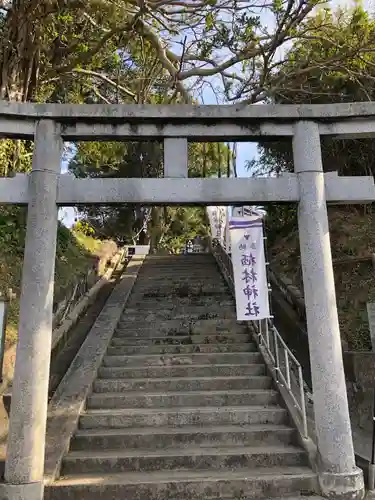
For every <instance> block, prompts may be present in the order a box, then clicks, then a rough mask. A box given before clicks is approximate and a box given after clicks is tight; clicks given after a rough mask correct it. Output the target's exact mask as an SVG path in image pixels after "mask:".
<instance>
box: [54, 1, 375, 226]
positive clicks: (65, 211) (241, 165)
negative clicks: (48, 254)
mask: <svg viewBox="0 0 375 500" xmlns="http://www.w3.org/2000/svg"><path fill="white" fill-rule="evenodd" d="M329 3H330V5H331V6H332V7H338V6H342V7H344V6H350V5H353V0H330V2H329ZM362 4H363V6H364V7H365V8H366V9H367V10H370V11H372V10H374V6H375V0H363V1H362ZM260 17H261V23H262V24H263V25H265V24H269V23H270V21H271V19H270V17H269V16H267V14H261V16H260ZM202 98H203V102H204V104H210V105H213V104H217V100H216V96H215V95H214V93H213V91H212V89H210V88H209V87H208V86H206V87H205V89H204V91H203V95H202ZM260 105H261V104H260ZM257 157H258V152H257V143H255V142H252V143H250V142H248V143H243V142H242V143H241V142H240V143H238V144H237V173H238V177H249V175H250V172H249V171H248V170H247V169H246V163H247V161H249V160H252V159H254V158H257ZM62 172H63V173H66V172H67V161H64V162H63V164H62ZM75 216H76V214H75V210H74V208H72V207H64V208H62V209H60V212H59V218H60V220H61V221H62V222H63V223H64V224H65V225H66V226H68V227H71V226H72V225H73V223H74V218H75Z"/></svg>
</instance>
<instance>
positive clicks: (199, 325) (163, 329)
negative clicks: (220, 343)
mask: <svg viewBox="0 0 375 500" xmlns="http://www.w3.org/2000/svg"><path fill="white" fill-rule="evenodd" d="M155 332H158V333H159V334H162V333H165V334H171V333H174V334H183V333H185V334H198V335H217V334H223V333H227V334H229V333H230V334H238V333H240V334H241V333H247V332H248V326H247V325H246V324H244V323H240V322H237V321H236V320H233V319H205V320H197V321H192V320H188V321H186V320H174V319H173V320H167V321H161V322H159V323H156V322H155V323H148V322H143V323H141V322H137V323H134V322H128V323H127V322H125V321H122V322H121V323H119V324H118V326H117V328H116V333H115V334H116V336H118V335H121V334H123V335H129V336H130V335H131V336H134V337H149V336H161V335H155Z"/></svg>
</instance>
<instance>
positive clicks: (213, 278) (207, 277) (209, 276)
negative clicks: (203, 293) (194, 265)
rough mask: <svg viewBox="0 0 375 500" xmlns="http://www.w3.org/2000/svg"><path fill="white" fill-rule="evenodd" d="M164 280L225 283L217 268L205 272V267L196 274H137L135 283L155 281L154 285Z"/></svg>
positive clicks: (172, 281) (188, 282) (151, 282)
mask: <svg viewBox="0 0 375 500" xmlns="http://www.w3.org/2000/svg"><path fill="white" fill-rule="evenodd" d="M165 282H170V283H183V284H185V283H186V284H190V283H211V282H212V283H225V279H224V278H223V276H222V275H221V274H220V273H219V272H218V270H217V269H213V270H212V271H211V272H209V271H208V272H207V269H205V270H204V273H202V275H200V276H198V275H197V274H196V273H195V272H194V274H193V275H192V273H191V272H190V273H179V274H176V273H170V272H169V273H166V272H164V274H162V275H155V274H149V273H146V274H138V277H137V281H136V284H139V283H145V284H153V283H155V284H156V285H159V284H162V283H165Z"/></svg>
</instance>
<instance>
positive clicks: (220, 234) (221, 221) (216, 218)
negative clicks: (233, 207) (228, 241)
mask: <svg viewBox="0 0 375 500" xmlns="http://www.w3.org/2000/svg"><path fill="white" fill-rule="evenodd" d="M207 214H208V218H209V221H210V226H211V236H212V238H215V239H217V240H219V243H220V245H221V246H222V247H223V248H226V246H225V230H226V229H225V228H226V223H227V219H228V217H227V207H207Z"/></svg>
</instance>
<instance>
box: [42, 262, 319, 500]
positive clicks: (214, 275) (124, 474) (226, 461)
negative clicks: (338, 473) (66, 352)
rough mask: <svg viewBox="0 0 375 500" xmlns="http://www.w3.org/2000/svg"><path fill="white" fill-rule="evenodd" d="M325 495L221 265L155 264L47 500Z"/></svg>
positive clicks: (144, 274)
mask: <svg viewBox="0 0 375 500" xmlns="http://www.w3.org/2000/svg"><path fill="white" fill-rule="evenodd" d="M318 491H319V488H318V481H317V477H316V474H315V473H314V472H312V470H311V468H310V466H309V462H308V458H307V454H306V453H305V451H304V450H303V449H302V448H301V447H299V446H298V444H297V431H296V430H295V429H294V428H293V427H292V425H291V422H290V419H289V417H288V413H287V411H286V409H285V408H284V406H283V404H282V401H281V400H280V396H279V394H278V392H277V390H275V387H274V386H273V383H272V379H271V377H270V376H269V374H268V373H267V370H266V365H265V363H264V361H263V359H262V356H261V354H260V353H259V352H258V351H257V346H256V344H255V343H254V342H252V340H251V337H250V335H249V333H248V331H247V328H246V325H243V324H239V323H237V322H236V320H235V304H234V301H233V298H232V296H231V294H230V291H229V289H228V288H227V286H226V283H225V282H224V280H223V278H222V277H221V274H220V272H219V270H218V267H217V265H216V263H215V261H214V258H213V257H212V256H210V255H191V256H166V257H148V258H146V260H145V262H144V264H143V266H142V268H141V270H140V273H139V275H138V278H137V281H136V283H135V286H134V288H133V291H132V293H131V296H130V299H129V301H128V303H127V304H126V307H125V309H124V312H123V315H122V318H121V320H120V322H119V324H118V327H117V329H116V331H115V333H114V336H113V338H112V341H111V343H110V346H109V348H108V351H107V354H106V356H105V357H104V359H103V363H102V366H101V367H100V369H99V372H98V375H97V378H96V380H95V382H94V385H93V389H92V393H91V395H90V396H89V397H88V399H87V405H86V410H85V411H84V413H82V415H81V417H80V421H79V428H78V429H77V431H76V433H75V435H74V437H73V438H72V440H71V444H70V449H69V452H68V453H67V454H66V455H65V457H64V459H63V463H62V468H61V478H60V479H59V480H58V481H57V482H56V483H55V485H54V486H53V487H52V488H49V494H48V498H51V499H53V500H59V499H64V500H78V499H79V500H84V499H89V500H99V499H101V500H102V499H106V500H120V499H121V500H122V499H124V500H125V499H126V500H167V499H168V500H177V499H179V500H190V499H191V500H193V499H194V500H198V499H199V500H203V499H219V498H221V499H227V500H245V499H263V498H279V497H282V498H290V499H291V498H293V499H294V498H298V497H300V496H303V497H304V498H305V500H306V497H307V498H309V496H310V495H311V496H312V497H313V498H314V499H317V498H318V497H316V496H314V495H315V494H316V492H318Z"/></svg>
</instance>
